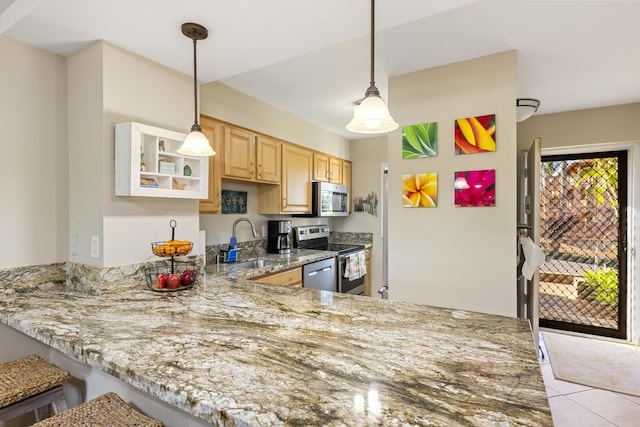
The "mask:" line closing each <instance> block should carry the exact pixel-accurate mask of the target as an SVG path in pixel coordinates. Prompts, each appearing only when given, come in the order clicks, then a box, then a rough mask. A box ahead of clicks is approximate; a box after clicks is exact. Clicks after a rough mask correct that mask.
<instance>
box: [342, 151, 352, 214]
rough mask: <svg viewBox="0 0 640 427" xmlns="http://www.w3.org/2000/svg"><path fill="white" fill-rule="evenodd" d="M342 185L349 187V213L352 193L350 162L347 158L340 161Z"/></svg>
mask: <svg viewBox="0 0 640 427" xmlns="http://www.w3.org/2000/svg"><path fill="white" fill-rule="evenodd" d="M342 185H346V186H347V187H349V200H348V201H347V203H348V205H349V210H348V212H349V213H351V199H352V198H353V194H351V162H350V161H349V160H343V161H342Z"/></svg>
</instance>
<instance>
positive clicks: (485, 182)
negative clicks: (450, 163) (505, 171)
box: [453, 169, 496, 207]
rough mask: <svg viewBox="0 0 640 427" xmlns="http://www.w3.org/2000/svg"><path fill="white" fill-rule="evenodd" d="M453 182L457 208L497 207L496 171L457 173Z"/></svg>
mask: <svg viewBox="0 0 640 427" xmlns="http://www.w3.org/2000/svg"><path fill="white" fill-rule="evenodd" d="M454 175H455V176H454V181H453V191H454V196H453V200H454V204H455V205H456V206H474V207H480V206H495V205H496V170H495V169H485V170H473V171H464V172H455V173H454Z"/></svg>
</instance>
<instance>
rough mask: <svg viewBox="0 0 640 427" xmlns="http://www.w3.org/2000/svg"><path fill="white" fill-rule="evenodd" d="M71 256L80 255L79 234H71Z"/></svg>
mask: <svg viewBox="0 0 640 427" xmlns="http://www.w3.org/2000/svg"><path fill="white" fill-rule="evenodd" d="M71 256H78V236H71Z"/></svg>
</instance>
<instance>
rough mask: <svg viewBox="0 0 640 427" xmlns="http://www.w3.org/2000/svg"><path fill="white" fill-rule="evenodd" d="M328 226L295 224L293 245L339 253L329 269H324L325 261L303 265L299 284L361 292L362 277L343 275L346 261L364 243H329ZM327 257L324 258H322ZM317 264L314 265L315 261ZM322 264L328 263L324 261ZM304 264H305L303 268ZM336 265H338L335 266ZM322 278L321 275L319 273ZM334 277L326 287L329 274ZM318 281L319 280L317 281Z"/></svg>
mask: <svg viewBox="0 0 640 427" xmlns="http://www.w3.org/2000/svg"><path fill="white" fill-rule="evenodd" d="M330 233H331V230H330V229H329V226H328V225H325V224H323V225H306V226H300V227H294V234H293V235H294V246H295V247H297V248H303V249H317V250H322V251H332V252H337V253H338V256H337V257H336V260H335V261H334V268H333V271H332V273H331V274H330V273H329V270H328V269H327V268H328V267H329V266H328V265H323V264H322V263H323V261H318V262H317V263H311V264H307V265H305V266H303V268H302V273H303V276H302V286H303V287H305V288H314V289H323V290H333V291H334V292H341V293H347V294H356V295H364V277H358V278H353V277H352V278H351V279H350V278H349V277H345V271H346V263H347V262H348V260H349V257H351V256H353V255H355V254H357V253H358V252H364V245H354V244H344V243H329V235H330ZM325 261H326V260H325ZM316 264H317V265H316ZM324 264H327V263H326V262H325V263H324ZM305 267H308V268H306V269H305ZM336 267H337V268H336ZM321 274H322V275H323V277H324V279H322V280H318V279H320V277H318V276H319V275H321ZM330 275H332V277H333V279H332V280H333V289H329V285H328V281H329V277H330ZM319 282H322V284H320V285H318V283H319Z"/></svg>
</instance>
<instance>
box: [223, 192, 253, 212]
mask: <svg viewBox="0 0 640 427" xmlns="http://www.w3.org/2000/svg"><path fill="white" fill-rule="evenodd" d="M222 213H223V214H246V213H247V192H246V191H229V190H222Z"/></svg>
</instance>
